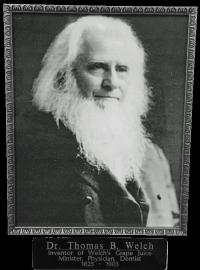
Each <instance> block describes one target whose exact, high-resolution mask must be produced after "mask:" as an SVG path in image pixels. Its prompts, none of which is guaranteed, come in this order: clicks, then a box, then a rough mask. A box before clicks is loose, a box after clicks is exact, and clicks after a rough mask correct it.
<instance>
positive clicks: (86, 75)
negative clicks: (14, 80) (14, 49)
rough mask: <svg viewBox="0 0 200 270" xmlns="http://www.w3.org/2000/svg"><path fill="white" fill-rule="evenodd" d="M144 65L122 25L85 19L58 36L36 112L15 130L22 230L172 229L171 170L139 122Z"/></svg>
mask: <svg viewBox="0 0 200 270" xmlns="http://www.w3.org/2000/svg"><path fill="white" fill-rule="evenodd" d="M145 59H146V53H145V50H144V48H143V45H142V43H141V41H140V40H139V38H138V37H137V34H136V33H135V32H134V30H133V29H132V27H131V26H129V25H128V24H127V23H126V22H125V21H122V20H120V19H117V18H112V17H107V16H85V17H81V18H79V19H77V20H76V21H75V22H72V23H70V24H68V25H67V26H66V27H65V28H64V29H63V30H62V32H60V33H59V34H58V35H57V37H56V38H55V40H54V41H53V42H52V44H51V45H50V47H49V49H48V50H47V52H46V54H45V56H44V59H43V62H42V68H41V71H40V73H39V75H38V76H37V78H36V79H35V81H34V85H33V92H32V93H33V100H32V105H33V106H31V107H32V108H31V112H29V113H27V114H26V115H23V116H21V118H20V119H19V120H18V122H17V123H18V126H19V128H18V138H19V139H18V148H17V151H18V152H20V159H19V160H18V161H17V175H18V179H19V180H18V186H17V191H18V194H20V195H18V196H17V217H16V220H17V224H19V225H31V226H98V227H101V226H115V227H116V226H129V227H144V226H158V227H159V226H163V227H173V226H175V225H176V223H177V219H176V218H174V217H175V214H177V213H178V212H179V209H178V203H177V199H176V195H175V194H176V193H175V189H174V185H173V181H172V179H171V173H170V166H169V162H168V160H167V158H166V156H165V154H164V152H163V151H162V149H161V148H160V147H159V146H157V145H156V144H155V143H153V142H152V141H151V136H150V135H149V133H148V132H147V130H146V128H145V126H144V124H143V121H144V119H145V118H146V116H147V114H148V111H149V108H150V106H151V89H150V88H149V87H148V83H147V80H146V78H145ZM23 123H26V129H25V132H24V130H23V132H21V131H20V126H22V125H24V124H23Z"/></svg>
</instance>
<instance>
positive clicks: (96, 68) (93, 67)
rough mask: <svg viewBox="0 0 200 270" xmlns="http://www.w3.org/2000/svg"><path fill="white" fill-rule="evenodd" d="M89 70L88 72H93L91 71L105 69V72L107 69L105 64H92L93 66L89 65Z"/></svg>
mask: <svg viewBox="0 0 200 270" xmlns="http://www.w3.org/2000/svg"><path fill="white" fill-rule="evenodd" d="M87 68H88V70H91V71H92V70H98V69H103V70H105V69H106V67H105V64H103V63H92V64H89V65H88V66H87Z"/></svg>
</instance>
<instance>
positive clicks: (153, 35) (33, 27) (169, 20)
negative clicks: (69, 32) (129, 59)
mask: <svg viewBox="0 0 200 270" xmlns="http://www.w3.org/2000/svg"><path fill="white" fill-rule="evenodd" d="M76 18H77V16H76V15H74V16H69V15H66V14H39V13H38V14H31V13H30V14H20V13H16V14H13V18H12V20H13V43H14V48H13V53H14V93H15V113H16V115H18V114H20V112H21V111H23V110H24V108H26V107H29V106H31V88H32V84H33V80H34V78H35V77H36V76H37V75H38V72H39V70H40V68H41V60H42V57H43V55H44V53H45V51H46V49H47V48H48V46H49V44H50V43H51V41H53V39H54V37H55V35H57V34H58V33H59V32H60V31H61V30H62V29H63V27H64V26H65V24H66V23H68V22H71V21H72V20H74V19H76ZM120 18H124V19H125V20H126V21H128V22H129V23H130V24H131V25H132V26H133V28H134V30H135V31H136V33H137V34H138V36H139V38H140V39H141V41H142V43H143V45H144V48H145V50H146V52H147V55H148V60H147V72H146V77H147V79H148V82H149V85H150V87H152V91H153V100H154V106H153V107H152V109H151V111H150V113H149V116H148V120H149V121H148V123H147V127H148V130H149V132H151V133H152V135H153V137H152V140H153V141H154V142H155V143H157V144H158V145H159V146H160V147H161V148H162V149H163V151H164V153H165V154H166V157H167V158H168V160H169V162H170V165H171V172H172V177H173V181H174V183H175V186H176V191H177V195H178V198H179V199H180V189H181V171H182V138H183V123H184V98H185V74H186V56H187V31H188V30H187V24H188V17H185V16H149V15H142V16H136V15H134V16H120ZM16 125H18V122H16ZM16 139H17V138H16ZM18 155H19V158H20V153H18V152H17V155H16V160H17V158H18Z"/></svg>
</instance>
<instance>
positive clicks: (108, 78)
mask: <svg viewBox="0 0 200 270" xmlns="http://www.w3.org/2000/svg"><path fill="white" fill-rule="evenodd" d="M117 87H118V78H117V73H116V71H109V72H107V74H105V76H104V78H103V81H102V88H103V89H104V90H106V91H112V90H114V89H116V88H117Z"/></svg>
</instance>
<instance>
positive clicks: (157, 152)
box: [142, 140, 171, 182]
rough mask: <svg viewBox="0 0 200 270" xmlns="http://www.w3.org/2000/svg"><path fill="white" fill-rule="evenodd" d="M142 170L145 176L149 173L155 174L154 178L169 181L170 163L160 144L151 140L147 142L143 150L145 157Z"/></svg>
mask: <svg viewBox="0 0 200 270" xmlns="http://www.w3.org/2000/svg"><path fill="white" fill-rule="evenodd" d="M142 171H143V173H144V174H145V176H146V178H148V176H150V175H151V174H155V175H156V177H155V179H159V181H162V180H163V181H165V182H168V181H169V182H171V173H170V165H169V162H168V159H167V157H166V155H165V153H164V151H163V150H162V149H161V147H160V146H158V145H157V144H155V143H153V142H151V141H150V140H149V141H148V143H147V146H146V151H145V159H144V162H143V166H142Z"/></svg>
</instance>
